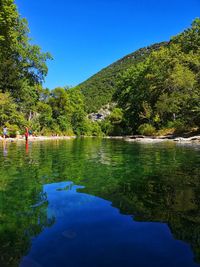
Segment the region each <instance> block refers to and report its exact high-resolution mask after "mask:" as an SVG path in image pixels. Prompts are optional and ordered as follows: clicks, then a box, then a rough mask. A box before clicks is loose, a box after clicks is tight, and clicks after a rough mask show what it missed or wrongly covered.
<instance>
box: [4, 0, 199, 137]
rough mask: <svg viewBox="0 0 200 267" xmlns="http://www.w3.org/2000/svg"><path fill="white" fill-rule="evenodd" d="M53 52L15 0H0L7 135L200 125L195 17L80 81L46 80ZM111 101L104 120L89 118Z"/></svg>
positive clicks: (158, 130)
mask: <svg viewBox="0 0 200 267" xmlns="http://www.w3.org/2000/svg"><path fill="white" fill-rule="evenodd" d="M48 60H53V58H52V56H51V54H50V53H48V52H47V53H44V52H43V51H42V49H41V48H40V47H39V46H38V45H34V44H33V42H32V40H31V38H30V32H29V27H28V22H27V20H26V19H24V18H22V17H21V16H20V14H19V12H18V9H17V6H16V4H15V2H14V0H0V127H1V131H2V129H3V127H7V128H8V132H9V136H10V137H14V136H15V135H16V132H17V131H19V132H20V133H23V132H24V128H25V127H29V128H30V129H31V130H32V131H33V133H34V134H35V135H69V136H71V135H77V136H80V135H85V136H105V135H111V136H112V135H132V134H142V135H163V134H174V133H179V134H180V133H184V132H188V131H196V130H197V131H198V129H199V126H200V19H199V18H196V19H195V20H194V21H193V22H192V24H191V26H190V27H189V28H188V29H186V30H184V31H183V32H182V33H180V34H178V35H176V36H174V37H172V38H171V40H170V41H168V42H163V43H160V44H155V45H152V46H150V47H147V48H142V49H139V50H138V51H136V52H134V53H132V54H130V55H128V56H126V57H124V58H123V59H121V60H119V61H117V62H115V63H113V64H111V65H110V66H108V67H107V68H105V69H103V70H102V71H100V72H99V73H97V74H96V75H94V76H93V77H91V78H90V79H88V80H87V81H85V82H84V83H82V84H80V85H78V86H76V87H74V88H69V87H68V86H65V87H63V88H60V87H58V88H55V89H53V90H49V89H47V88H43V82H44V80H45V77H46V76H47V73H48V68H47V61H48ZM108 103H110V104H112V103H114V105H111V106H112V109H111V110H110V113H109V115H108V116H107V117H106V118H105V119H103V120H99V121H98V120H97V121H94V120H91V119H90V116H89V114H90V113H92V112H96V113H98V111H99V109H100V108H102V107H104V106H105V105H106V104H108Z"/></svg>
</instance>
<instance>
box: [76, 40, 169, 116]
mask: <svg viewBox="0 0 200 267" xmlns="http://www.w3.org/2000/svg"><path fill="white" fill-rule="evenodd" d="M166 45H167V42H162V43H157V44H154V45H151V46H148V47H144V48H141V49H139V50H137V51H135V52H133V53H131V54H129V55H127V56H125V57H123V58H121V59H120V60H118V61H116V62H114V63H113V64H111V65H109V66H108V67H106V68H104V69H102V70H101V71H100V72H98V73H97V74H95V75H93V76H92V77H90V78H89V79H88V80H86V81H85V82H83V83H81V84H79V85H78V86H77V87H76V89H79V90H80V91H81V92H82V94H83V95H84V97H85V104H86V105H85V106H86V108H87V112H88V113H90V112H96V111H98V110H99V109H100V108H101V107H102V106H103V105H105V104H107V103H109V102H110V101H111V99H112V96H113V94H114V92H115V91H116V82H117V79H116V78H117V77H118V75H119V74H120V73H122V72H123V71H125V70H126V69H128V68H129V67H131V66H133V65H134V64H137V63H138V62H141V61H143V60H145V59H146V57H147V56H148V55H149V54H150V53H151V52H152V51H154V50H158V49H159V48H160V47H161V46H166Z"/></svg>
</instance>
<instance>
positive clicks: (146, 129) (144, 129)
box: [138, 123, 156, 136]
mask: <svg viewBox="0 0 200 267" xmlns="http://www.w3.org/2000/svg"><path fill="white" fill-rule="evenodd" d="M138 132H139V133H140V134H142V135H147V136H148V135H154V134H155V132H156V129H155V128H154V127H153V126H152V125H151V124H148V123H144V124H141V125H140V126H139V128H138Z"/></svg>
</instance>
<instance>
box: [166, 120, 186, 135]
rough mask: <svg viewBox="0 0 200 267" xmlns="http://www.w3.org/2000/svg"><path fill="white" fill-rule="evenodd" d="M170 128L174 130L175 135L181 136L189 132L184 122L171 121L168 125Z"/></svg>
mask: <svg viewBox="0 0 200 267" xmlns="http://www.w3.org/2000/svg"><path fill="white" fill-rule="evenodd" d="M167 126H168V128H174V133H176V134H181V133H185V132H187V131H188V130H189V127H188V125H186V124H185V122H184V121H182V120H175V121H169V122H168V124H167Z"/></svg>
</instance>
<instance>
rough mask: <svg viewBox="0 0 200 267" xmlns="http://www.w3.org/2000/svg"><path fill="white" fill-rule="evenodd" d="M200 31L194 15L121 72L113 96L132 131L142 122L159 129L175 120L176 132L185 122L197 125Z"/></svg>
mask: <svg viewBox="0 0 200 267" xmlns="http://www.w3.org/2000/svg"><path fill="white" fill-rule="evenodd" d="M199 35H200V20H199V19H196V20H195V21H194V22H193V23H192V26H191V28H189V29H187V30H185V31H184V32H183V33H182V34H180V35H177V36H176V37H174V38H172V40H171V41H170V42H169V44H168V45H166V46H162V47H160V48H159V49H158V50H156V51H152V52H151V53H150V55H149V56H148V57H147V58H146V59H145V61H143V62H140V63H138V64H137V65H135V66H132V67H131V68H129V69H128V70H127V71H125V72H124V73H122V74H121V75H120V77H119V79H118V89H117V91H116V93H115V95H114V97H115V101H117V102H118V106H119V107H120V108H122V109H123V110H124V118H125V121H126V128H127V129H131V132H132V133H134V132H136V130H137V129H138V127H140V125H141V124H144V123H149V124H151V125H152V126H154V127H156V128H157V129H161V128H163V126H166V125H167V123H168V122H169V121H171V122H175V121H176V120H177V124H176V126H175V127H176V128H177V132H181V131H183V130H184V129H186V127H185V126H186V125H187V126H191V127H193V126H195V125H196V126H199V125H200V124H199V121H200V120H199V115H200V113H199V110H200V108H199V101H200V79H199V77H200V48H199V40H200V37H199ZM191 40H192V41H191ZM180 121H181V123H182V126H181V127H179V124H178V122H180ZM142 129H143V126H142Z"/></svg>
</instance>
